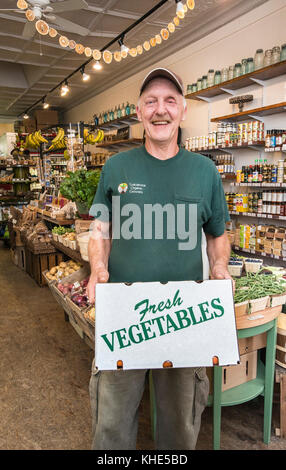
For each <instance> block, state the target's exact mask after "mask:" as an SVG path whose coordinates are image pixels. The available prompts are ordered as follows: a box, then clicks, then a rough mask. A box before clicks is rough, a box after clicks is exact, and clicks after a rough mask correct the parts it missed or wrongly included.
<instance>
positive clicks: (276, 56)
mask: <svg viewBox="0 0 286 470" xmlns="http://www.w3.org/2000/svg"><path fill="white" fill-rule="evenodd" d="M280 56H281V51H280V47H279V46H274V47H273V48H272V58H271V64H277V63H278V62H280Z"/></svg>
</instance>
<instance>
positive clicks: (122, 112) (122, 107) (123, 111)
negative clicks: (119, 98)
mask: <svg viewBox="0 0 286 470" xmlns="http://www.w3.org/2000/svg"><path fill="white" fill-rule="evenodd" d="M124 116H125V104H124V103H122V106H121V117H124Z"/></svg>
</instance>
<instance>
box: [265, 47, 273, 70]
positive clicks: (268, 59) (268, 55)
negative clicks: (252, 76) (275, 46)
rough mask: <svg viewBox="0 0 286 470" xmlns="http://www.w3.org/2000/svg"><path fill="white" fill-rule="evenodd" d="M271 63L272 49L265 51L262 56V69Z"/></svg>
mask: <svg viewBox="0 0 286 470" xmlns="http://www.w3.org/2000/svg"><path fill="white" fill-rule="evenodd" d="M271 62H272V49H267V51H265V54H264V59H263V67H268V66H269V65H271Z"/></svg>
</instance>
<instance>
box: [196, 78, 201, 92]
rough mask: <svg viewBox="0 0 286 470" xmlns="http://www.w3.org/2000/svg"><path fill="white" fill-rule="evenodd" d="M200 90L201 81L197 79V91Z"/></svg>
mask: <svg viewBox="0 0 286 470" xmlns="http://www.w3.org/2000/svg"><path fill="white" fill-rule="evenodd" d="M201 89H202V79H201V78H199V79H198V81H197V91H200V90H201Z"/></svg>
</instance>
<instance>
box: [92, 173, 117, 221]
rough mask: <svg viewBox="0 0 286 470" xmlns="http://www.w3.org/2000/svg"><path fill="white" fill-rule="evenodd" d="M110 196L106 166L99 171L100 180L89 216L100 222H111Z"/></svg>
mask: <svg viewBox="0 0 286 470" xmlns="http://www.w3.org/2000/svg"><path fill="white" fill-rule="evenodd" d="M111 210H112V195H111V189H110V188H109V186H108V170H107V169H106V165H105V166H104V167H103V168H102V170H101V175H100V180H99V183H98V187H97V191H96V193H95V196H94V199H93V203H92V205H91V208H90V210H89V215H90V216H92V217H94V218H95V219H98V220H101V221H102V222H109V221H111V217H112V216H111Z"/></svg>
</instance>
